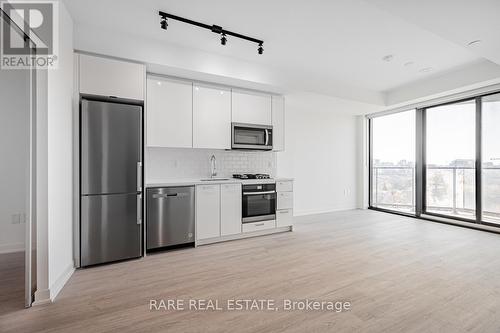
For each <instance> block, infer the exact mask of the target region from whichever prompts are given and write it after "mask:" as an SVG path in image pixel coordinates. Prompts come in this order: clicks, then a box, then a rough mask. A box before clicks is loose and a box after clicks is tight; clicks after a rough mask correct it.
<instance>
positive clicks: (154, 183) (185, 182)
mask: <svg viewBox="0 0 500 333" xmlns="http://www.w3.org/2000/svg"><path fill="white" fill-rule="evenodd" d="M278 181H293V178H285V177H275V178H271V179H235V178H229V179H217V180H201V179H179V178H175V179H162V180H156V179H155V180H151V181H147V182H146V184H145V186H146V187H172V186H193V185H210V184H217V185H219V184H240V183H241V184H269V183H275V182H278Z"/></svg>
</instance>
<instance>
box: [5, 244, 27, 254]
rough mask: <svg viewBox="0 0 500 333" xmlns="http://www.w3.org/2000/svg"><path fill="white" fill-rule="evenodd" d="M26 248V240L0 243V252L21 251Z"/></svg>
mask: <svg viewBox="0 0 500 333" xmlns="http://www.w3.org/2000/svg"><path fill="white" fill-rule="evenodd" d="M24 250H25V248H24V242H19V243H8V244H0V254H1V253H13V252H21V251H24Z"/></svg>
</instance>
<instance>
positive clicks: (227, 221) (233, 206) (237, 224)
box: [220, 184, 242, 236]
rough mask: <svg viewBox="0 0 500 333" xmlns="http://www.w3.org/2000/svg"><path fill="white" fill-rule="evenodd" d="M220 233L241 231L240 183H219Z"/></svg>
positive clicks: (230, 233)
mask: <svg viewBox="0 0 500 333" xmlns="http://www.w3.org/2000/svg"><path fill="white" fill-rule="evenodd" d="M220 197H221V204H220V211H221V217H220V221H221V222H220V225H221V235H222V236H226V235H234V234H239V233H241V202H242V199H241V184H223V185H221V195H220Z"/></svg>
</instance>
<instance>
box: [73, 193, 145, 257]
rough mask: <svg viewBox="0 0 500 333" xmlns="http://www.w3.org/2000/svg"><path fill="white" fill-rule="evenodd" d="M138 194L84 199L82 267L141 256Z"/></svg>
mask: <svg viewBox="0 0 500 333" xmlns="http://www.w3.org/2000/svg"><path fill="white" fill-rule="evenodd" d="M141 202H142V201H141V194H135V193H132V194H115V195H94V196H83V197H82V200H81V212H82V213H81V214H82V216H81V265H82V266H89V265H95V264H101V263H105V262H111V261H116V260H122V259H129V258H135V257H140V256H141V239H142V237H141V216H140V215H141V212H140V210H138V209H140V205H141Z"/></svg>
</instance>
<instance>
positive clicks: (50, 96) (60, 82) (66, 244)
mask: <svg viewBox="0 0 500 333" xmlns="http://www.w3.org/2000/svg"><path fill="white" fill-rule="evenodd" d="M59 27H60V29H59V64H58V68H57V69H49V70H47V71H45V73H44V75H43V77H40V78H38V81H37V82H38V83H39V86H38V87H37V91H38V95H39V101H38V102H39V103H40V105H39V107H38V109H37V243H38V244H37V292H36V293H35V303H34V304H35V305H36V304H43V303H45V302H47V301H50V300H53V299H54V298H55V297H56V296H57V294H58V293H59V291H60V290H61V288H62V287H63V286H64V284H65V283H66V281H67V280H68V279H69V277H70V276H71V274H72V273H73V270H74V268H73V267H74V265H73V153H72V149H73V141H72V140H73V118H72V117H73V111H72V107H73V100H72V99H73V77H74V72H73V69H74V67H73V21H72V19H71V16H70V15H69V13H68V11H67V10H66V8H65V6H64V3H63V2H60V3H59ZM40 76H42V75H40ZM45 80H46V83H45V82H44V81H45ZM44 89H45V90H44ZM45 96H46V100H44V99H45Z"/></svg>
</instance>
